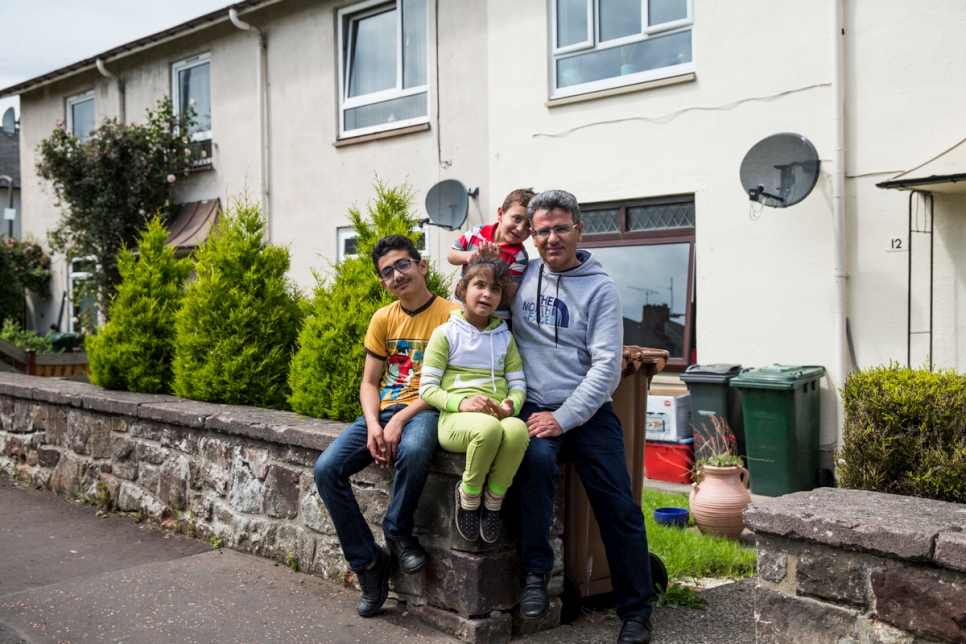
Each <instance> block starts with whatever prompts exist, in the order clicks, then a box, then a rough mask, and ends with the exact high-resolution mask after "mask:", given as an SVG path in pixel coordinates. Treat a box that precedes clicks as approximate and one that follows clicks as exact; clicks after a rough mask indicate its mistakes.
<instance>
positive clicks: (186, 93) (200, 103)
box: [171, 53, 211, 166]
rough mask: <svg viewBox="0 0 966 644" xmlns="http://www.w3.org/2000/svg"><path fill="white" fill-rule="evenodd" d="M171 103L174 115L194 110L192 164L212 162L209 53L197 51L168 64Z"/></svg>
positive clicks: (208, 163)
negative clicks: (186, 57) (190, 56)
mask: <svg viewBox="0 0 966 644" xmlns="http://www.w3.org/2000/svg"><path fill="white" fill-rule="evenodd" d="M171 103H172V106H173V107H174V114H175V116H180V115H181V114H186V113H188V111H189V109H190V110H191V111H193V112H194V120H195V124H194V125H193V126H192V128H191V130H190V131H191V139H192V141H193V142H194V144H193V145H192V155H193V159H192V161H193V164H194V165H195V166H199V165H210V164H211V54H208V53H205V54H199V55H197V56H193V57H192V58H189V59H187V60H182V61H180V62H177V63H174V64H173V65H172V66H171Z"/></svg>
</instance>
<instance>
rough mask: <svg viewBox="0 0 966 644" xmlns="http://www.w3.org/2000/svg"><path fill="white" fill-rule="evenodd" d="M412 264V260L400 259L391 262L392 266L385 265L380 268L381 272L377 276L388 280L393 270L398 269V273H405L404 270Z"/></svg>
mask: <svg viewBox="0 0 966 644" xmlns="http://www.w3.org/2000/svg"><path fill="white" fill-rule="evenodd" d="M412 265H413V260H411V259H401V260H399V261H398V262H396V263H395V264H393V265H392V266H387V267H386V268H384V269H382V272H381V273H379V277H381V278H382V279H384V280H385V281H387V282H388V281H389V280H391V279H392V275H393V273H394V272H396V271H399V272H400V273H405V272H406V271H408V270H409V267H410V266H412Z"/></svg>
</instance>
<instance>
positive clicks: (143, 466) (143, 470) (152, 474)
mask: <svg viewBox="0 0 966 644" xmlns="http://www.w3.org/2000/svg"><path fill="white" fill-rule="evenodd" d="M121 478H123V477H121ZM137 482H138V485H140V486H141V487H143V488H144V489H145V490H147V491H148V492H150V493H151V494H157V493H158V484H159V483H160V482H161V472H160V471H159V470H158V466H157V465H148V464H147V463H140V464H139V465H138V479H137Z"/></svg>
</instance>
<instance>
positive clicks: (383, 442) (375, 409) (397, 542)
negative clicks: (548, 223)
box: [314, 235, 459, 617]
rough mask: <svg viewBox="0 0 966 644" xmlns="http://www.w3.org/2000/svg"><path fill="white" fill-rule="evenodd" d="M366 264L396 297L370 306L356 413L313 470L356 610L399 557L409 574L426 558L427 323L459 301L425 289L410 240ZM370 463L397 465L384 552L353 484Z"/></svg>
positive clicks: (398, 240)
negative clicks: (421, 512)
mask: <svg viewBox="0 0 966 644" xmlns="http://www.w3.org/2000/svg"><path fill="white" fill-rule="evenodd" d="M372 263H373V264H374V265H375V268H376V273H377V274H378V275H379V278H380V281H381V282H382V285H383V286H384V287H385V288H386V289H387V290H388V291H389V292H390V293H392V294H393V295H395V296H396V297H397V298H398V299H397V300H396V301H395V302H393V303H392V304H390V305H388V306H384V307H383V308H381V309H379V310H378V311H376V313H375V315H373V316H372V320H370V322H369V329H368V331H367V333H366V339H365V350H366V364H365V369H364V371H363V376H362V385H361V386H360V387H359V400H360V402H361V404H362V417H360V418H357V419H356V420H355V422H353V423H352V424H351V425H349V427H347V428H346V429H345V431H343V432H342V434H340V435H339V437H338V438H336V439H335V440H334V441H333V442H332V444H331V445H330V446H329V447H328V448H327V449H326V450H325V451H324V452H322V455H321V456H319V459H318V461H316V463H315V470H314V474H315V486H316V488H317V489H318V491H319V496H321V497H322V501H323V502H324V503H325V507H326V509H327V510H328V512H329V516H330V517H331V518H332V523H333V524H334V526H335V529H336V533H337V534H338V536H339V542H340V544H341V545H342V552H343V554H345V558H346V560H347V561H348V563H349V568H350V569H351V570H352V571H353V572H354V573H355V574H356V575H357V577H358V578H359V584H360V585H361V586H362V597H361V598H360V599H359V604H358V606H357V607H356V610H357V611H358V612H359V615H361V616H362V617H371V616H373V615H375V614H376V613H377V612H379V609H380V608H382V605H383V604H384V603H385V601H386V597H387V595H388V593H389V575H390V573H391V572H392V570H393V568H394V567H395V566H396V565H397V564H398V565H399V567H400V568H402V570H403V572H405V573H407V574H413V573H416V572H419V571H420V570H422V569H423V568H425V567H426V565H427V564H428V563H429V559H428V557H427V555H426V551H425V550H424V549H423V547H422V546H421V545H420V544H419V541H418V540H417V539H416V537H414V536H413V514H414V513H415V512H416V505H417V503H418V502H419V496H420V494H422V491H423V486H424V485H425V484H426V477H427V476H428V474H429V465H430V462H431V461H432V459H433V453H434V452H435V451H436V446H437V434H436V421H437V419H438V417H439V412H437V411H436V409H434V408H433V407H431V406H430V405H429V404H428V403H426V402H423V400H421V399H420V398H419V378H420V373H421V370H422V364H423V350H424V349H425V347H426V344H427V343H428V342H429V338H430V337H431V336H432V334H433V330H435V329H436V327H438V326H439V325H441V324H443V323H444V322H446V321H447V320H448V319H449V316H450V311H452V310H453V309H456V308H459V307H458V306H457V305H456V304H454V303H453V302H450V301H448V300H446V299H443V298H439V297H436V296H435V295H433V294H432V293H430V292H429V289H428V288H427V287H426V270H427V267H426V260H425V259H422V258H421V257H420V255H419V251H417V250H416V247H415V246H414V245H413V243H412V241H411V240H410V239H409V238H408V237H405V236H404V235H390V236H388V237H383V238H382V239H380V240H379V241H378V242H376V245H375V246H374V247H373V249H372ZM373 461H375V462H376V463H378V464H379V466H380V467H382V468H388V467H389V466H391V465H394V466H395V468H396V474H395V477H394V478H393V484H392V500H391V501H390V503H389V509H388V510H387V511H386V516H385V518H384V519H383V522H382V528H383V532H384V535H385V539H386V546H387V547H388V551H387V550H386V549H384V548H382V547H380V546H379V545H378V544H377V543H376V541H375V539H374V537H373V535H372V531H371V530H370V529H369V526H368V525H367V524H366V520H365V518H364V517H363V515H362V512H361V511H360V509H359V504H358V503H357V502H356V499H355V495H354V494H353V492H352V486H351V484H350V482H349V477H351V476H352V475H354V474H356V473H357V472H359V471H360V470H362V469H363V468H365V467H366V466H368V465H369V464H370V463H372V462H373Z"/></svg>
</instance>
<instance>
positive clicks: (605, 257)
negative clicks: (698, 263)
mask: <svg viewBox="0 0 966 644" xmlns="http://www.w3.org/2000/svg"><path fill="white" fill-rule="evenodd" d="M581 218H582V220H583V222H584V236H583V241H582V242H581V244H580V246H581V247H582V248H587V249H590V250H591V252H593V253H594V255H595V256H596V257H597V258H598V259H599V260H600V262H601V264H603V266H604V269H605V270H606V271H607V273H608V274H609V275H610V276H611V278H612V279H613V280H614V281H615V282H616V283H617V286H618V288H619V289H620V296H621V304H622V306H623V313H624V344H636V345H639V346H643V347H649V348H652V349H666V350H667V351H668V352H670V354H671V361H670V362H669V363H668V366H669V367H671V368H675V367H676V368H679V369H680V368H682V367H684V366H686V365H689V364H692V363H694V362H695V361H696V352H697V349H696V346H695V319H694V318H695V310H696V299H695V298H696V294H695V290H694V196H693V195H683V196H673V197H661V198H655V199H641V200H635V201H627V202H616V203H614V202H611V203H598V204H585V205H581Z"/></svg>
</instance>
